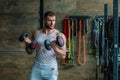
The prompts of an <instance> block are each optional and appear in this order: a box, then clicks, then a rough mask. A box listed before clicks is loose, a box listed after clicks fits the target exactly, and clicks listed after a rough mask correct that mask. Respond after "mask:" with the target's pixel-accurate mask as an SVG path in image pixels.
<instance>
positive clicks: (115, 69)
mask: <svg viewBox="0 0 120 80" xmlns="http://www.w3.org/2000/svg"><path fill="white" fill-rule="evenodd" d="M113 19H114V54H113V80H118V60H117V58H118V0H113Z"/></svg>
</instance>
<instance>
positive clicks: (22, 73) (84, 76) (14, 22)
mask: <svg viewBox="0 0 120 80" xmlns="http://www.w3.org/2000/svg"><path fill="white" fill-rule="evenodd" d="M39 3H40V1H39V0H0V36H1V38H0V50H23V49H24V44H23V43H20V42H19V41H18V37H19V35H20V34H21V33H22V32H28V33H29V36H31V33H32V32H33V31H34V30H36V29H38V28H39V22H38V20H39ZM105 3H107V4H108V7H109V8H108V12H109V15H112V13H113V0H44V11H47V10H52V11H54V12H55V13H56V14H57V24H56V28H57V29H59V30H60V31H62V28H63V19H64V18H65V16H68V15H88V16H91V18H93V17H94V16H96V15H103V14H104V4H105ZM118 4H120V1H119V3H118ZM119 6H120V5H119ZM119 14H120V9H119ZM90 20H91V19H90ZM90 23H91V22H89V24H90ZM90 28H91V24H90V25H89V30H90ZM34 57H35V53H34V54H32V55H27V54H26V53H25V52H0V80H28V79H29V72H30V68H31V65H32V63H33V59H34ZM59 65H60V64H59ZM59 70H60V75H59V80H95V74H96V72H95V71H96V59H95V57H93V56H92V55H87V63H86V64H85V65H83V66H79V65H76V66H75V67H72V68H69V69H65V70H64V69H63V67H62V66H61V65H60V66H59ZM91 74H92V75H91ZM100 79H101V80H103V79H102V75H100Z"/></svg>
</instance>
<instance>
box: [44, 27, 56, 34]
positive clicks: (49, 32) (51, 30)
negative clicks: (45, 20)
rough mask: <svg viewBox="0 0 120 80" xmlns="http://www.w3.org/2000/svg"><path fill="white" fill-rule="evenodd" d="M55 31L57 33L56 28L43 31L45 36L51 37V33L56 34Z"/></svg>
mask: <svg viewBox="0 0 120 80" xmlns="http://www.w3.org/2000/svg"><path fill="white" fill-rule="evenodd" d="M54 31H55V28H54V29H47V28H44V29H43V30H42V32H43V34H45V35H49V34H51V33H52V32H54Z"/></svg>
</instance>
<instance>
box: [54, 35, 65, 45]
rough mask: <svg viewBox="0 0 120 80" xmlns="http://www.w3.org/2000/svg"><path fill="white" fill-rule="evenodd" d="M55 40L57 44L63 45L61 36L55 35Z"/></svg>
mask: <svg viewBox="0 0 120 80" xmlns="http://www.w3.org/2000/svg"><path fill="white" fill-rule="evenodd" d="M56 42H57V44H58V46H60V47H63V46H64V40H63V38H62V37H61V36H57V39H56Z"/></svg>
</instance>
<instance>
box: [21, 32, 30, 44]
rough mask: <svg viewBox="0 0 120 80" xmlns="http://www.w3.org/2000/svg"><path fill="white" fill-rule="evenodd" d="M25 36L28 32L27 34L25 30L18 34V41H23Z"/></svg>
mask: <svg viewBox="0 0 120 80" xmlns="http://www.w3.org/2000/svg"><path fill="white" fill-rule="evenodd" d="M27 36H28V34H27V33H26V32H24V33H22V34H21V35H20V37H19V41H20V42H23V41H24V39H25V38H26V37H27Z"/></svg>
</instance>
